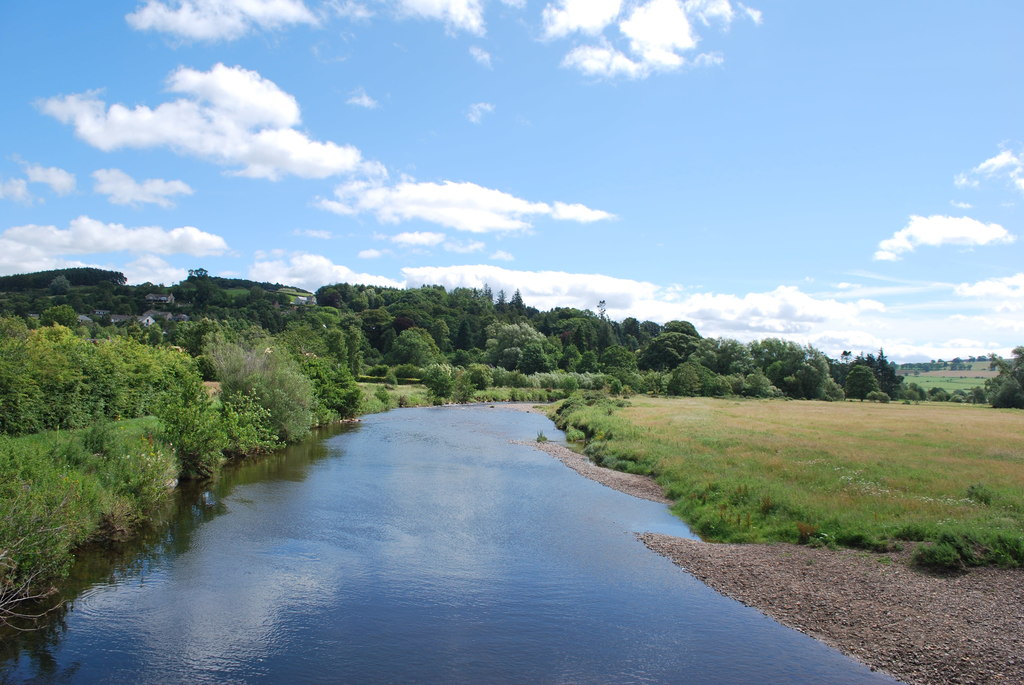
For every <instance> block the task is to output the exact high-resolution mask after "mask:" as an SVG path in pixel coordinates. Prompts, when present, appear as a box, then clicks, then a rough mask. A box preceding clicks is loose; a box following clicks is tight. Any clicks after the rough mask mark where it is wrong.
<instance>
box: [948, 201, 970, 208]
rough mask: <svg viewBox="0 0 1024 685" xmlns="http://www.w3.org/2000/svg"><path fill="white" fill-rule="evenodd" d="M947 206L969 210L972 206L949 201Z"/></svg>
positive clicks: (967, 203) (968, 203)
mask: <svg viewBox="0 0 1024 685" xmlns="http://www.w3.org/2000/svg"><path fill="white" fill-rule="evenodd" d="M949 204H951V205H952V206H954V207H956V208H957V209H971V208H972V207H973V205H972V204H971V203H970V202H957V201H954V200H950V202H949Z"/></svg>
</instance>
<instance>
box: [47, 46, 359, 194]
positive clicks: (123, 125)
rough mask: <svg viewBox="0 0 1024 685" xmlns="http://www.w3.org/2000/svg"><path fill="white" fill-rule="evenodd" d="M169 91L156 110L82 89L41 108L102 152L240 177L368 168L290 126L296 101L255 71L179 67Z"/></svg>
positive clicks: (353, 155) (354, 153)
mask: <svg viewBox="0 0 1024 685" xmlns="http://www.w3.org/2000/svg"><path fill="white" fill-rule="evenodd" d="M168 89H169V90H170V91H172V92H178V93H183V94H185V95H186V97H185V98H180V99H178V100H174V101H172V102H166V103H164V104H162V105H159V106H157V107H156V108H155V109H151V108H149V107H147V106H145V105H137V106H136V107H134V108H132V109H129V108H127V107H125V106H124V105H120V104H114V105H110V107H109V108H108V107H107V105H106V104H105V103H104V102H102V101H101V100H100V99H99V98H98V97H97V95H96V93H94V92H87V93H80V94H76V95H67V96H62V97H53V98H49V99H47V100H44V101H42V102H41V103H40V108H41V109H42V111H43V112H44V113H46V114H49V115H50V116H52V117H54V118H56V119H57V120H59V121H61V122H63V123H66V124H72V125H73V126H74V127H75V133H76V134H77V135H78V137H79V138H81V139H83V140H84V141H86V142H87V143H89V144H90V145H93V146H94V147H97V148H99V149H101V150H104V151H111V150H117V149H120V148H126V147H127V148H149V147H168V148H170V149H172V150H174V151H176V152H180V153H184V154H188V155H193V156H196V157H200V158H204V159H210V160H213V161H215V162H217V163H220V164H227V165H242V168H241V169H239V170H237V171H235V172H234V173H236V174H238V175H241V176H249V177H256V178H268V179H277V178H279V177H280V176H282V175H284V174H293V175H295V176H301V177H303V178H326V177H328V176H333V175H336V174H340V173H347V172H354V171H357V170H360V169H362V168H364V167H365V166H367V165H366V164H365V163H363V162H362V159H361V155H360V152H359V150H357V149H356V148H354V147H352V146H349V145H337V144H335V143H332V142H326V143H321V142H317V141H314V140H310V139H309V138H308V137H307V136H306V134H305V133H301V132H299V131H297V130H296V129H295V128H293V127H294V126H296V125H298V124H299V123H300V116H299V107H298V104H297V103H296V102H295V98H293V97H292V96H291V95H289V94H288V93H285V92H284V91H282V90H281V89H280V88H278V87H277V85H276V84H275V83H273V82H272V81H269V80H267V79H264V78H263V77H262V76H260V75H259V74H258V73H257V72H255V71H249V70H247V69H243V68H241V67H226V66H224V65H223V64H217V65H215V66H214V67H213V68H212V69H211V70H210V71H208V72H200V71H195V70H193V69H187V68H184V67H182V68H179V69H178V70H176V71H175V72H174V73H172V74H171V76H170V77H169V78H168Z"/></svg>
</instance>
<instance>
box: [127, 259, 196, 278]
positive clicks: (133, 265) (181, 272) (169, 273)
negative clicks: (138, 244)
mask: <svg viewBox="0 0 1024 685" xmlns="http://www.w3.org/2000/svg"><path fill="white" fill-rule="evenodd" d="M121 273H123V274H124V276H125V278H127V279H128V282H129V283H134V284H139V283H166V284H170V283H178V282H180V281H183V280H185V279H186V278H187V277H188V271H187V270H186V269H181V268H178V267H176V266H171V265H170V264H168V263H167V262H166V261H164V260H163V259H161V258H160V257H157V256H156V255H142V256H141V257H139V258H138V259H136V260H135V261H132V262H129V263H128V264H125V265H124V268H123V269H121Z"/></svg>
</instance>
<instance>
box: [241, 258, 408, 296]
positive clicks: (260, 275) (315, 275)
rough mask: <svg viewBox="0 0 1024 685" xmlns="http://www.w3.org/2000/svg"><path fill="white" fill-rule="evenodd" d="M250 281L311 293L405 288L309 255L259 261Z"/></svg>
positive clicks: (251, 272)
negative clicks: (328, 288)
mask: <svg viewBox="0 0 1024 685" xmlns="http://www.w3.org/2000/svg"><path fill="white" fill-rule="evenodd" d="M376 256H379V255H376ZM249 278H251V279H252V280H254V281H268V282H270V283H288V284H290V285H296V286H299V287H302V288H306V289H307V290H309V291H310V292H313V291H315V290H316V289H317V288H319V287H320V286H322V285H327V284H330V283H363V284H366V285H381V286H388V287H392V288H401V287H402V285H403V284H402V283H401V282H399V281H394V280H392V279H390V278H386V277H384V276H375V275H373V274H365V273H357V272H355V271H353V270H352V269H350V268H348V267H347V266H342V265H340V264H335V263H333V262H332V261H331V260H330V259H328V258H327V257H324V256H322V255H315V254H308V253H305V252H297V253H294V254H292V255H290V256H288V257H287V258H281V259H262V260H257V261H256V262H255V263H254V264H253V265H252V267H251V268H250V269H249Z"/></svg>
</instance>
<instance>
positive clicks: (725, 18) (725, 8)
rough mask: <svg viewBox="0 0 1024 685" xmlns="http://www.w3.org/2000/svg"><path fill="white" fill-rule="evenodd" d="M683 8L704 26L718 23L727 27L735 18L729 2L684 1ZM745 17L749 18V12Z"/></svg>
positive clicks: (722, 0)
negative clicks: (714, 22)
mask: <svg viewBox="0 0 1024 685" xmlns="http://www.w3.org/2000/svg"><path fill="white" fill-rule="evenodd" d="M684 6H685V7H686V12H687V14H689V15H691V16H693V17H694V18H696V19H699V20H700V21H701V23H702V24H704V25H705V26H708V25H710V24H711V22H712V21H720V22H722V23H723V24H725V25H726V26H728V25H729V24H731V23H732V20H733V19H734V18H735V17H736V12H735V11H734V10H733V8H732V4H731V3H730V2H729V0H686V2H685V3H684ZM741 7H742V5H741ZM743 9H746V8H743ZM755 11H756V10H755ZM747 16H750V14H749V12H748V14H747ZM755 23H757V22H756V21H755Z"/></svg>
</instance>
